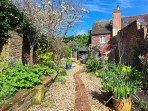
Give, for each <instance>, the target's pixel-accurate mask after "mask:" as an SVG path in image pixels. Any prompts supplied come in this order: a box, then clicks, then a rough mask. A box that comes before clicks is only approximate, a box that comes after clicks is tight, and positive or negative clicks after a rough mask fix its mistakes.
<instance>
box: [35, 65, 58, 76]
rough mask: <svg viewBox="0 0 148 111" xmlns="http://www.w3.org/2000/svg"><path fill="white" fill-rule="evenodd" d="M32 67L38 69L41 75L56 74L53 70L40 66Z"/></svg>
mask: <svg viewBox="0 0 148 111" xmlns="http://www.w3.org/2000/svg"><path fill="white" fill-rule="evenodd" d="M34 67H36V68H38V69H39V70H40V72H42V74H43V75H50V74H54V73H56V72H57V71H56V70H55V69H52V68H49V67H48V66H45V65H42V64H36V65H34Z"/></svg>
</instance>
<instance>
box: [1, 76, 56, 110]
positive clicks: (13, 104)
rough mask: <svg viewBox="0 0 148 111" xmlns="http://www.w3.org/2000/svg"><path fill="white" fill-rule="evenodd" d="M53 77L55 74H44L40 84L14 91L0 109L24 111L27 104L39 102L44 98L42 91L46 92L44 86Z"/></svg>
mask: <svg viewBox="0 0 148 111" xmlns="http://www.w3.org/2000/svg"><path fill="white" fill-rule="evenodd" d="M55 78H56V74H55V75H53V76H46V77H44V78H42V80H43V81H42V85H38V86H35V87H34V88H31V89H28V90H25V91H22V92H18V93H16V94H15V95H14V96H12V97H11V98H10V103H9V104H1V105H0V109H1V111H8V110H12V111H13V110H17V111H26V110H27V109H28V107H29V106H31V105H33V104H39V103H41V101H42V100H43V98H44V93H45V92H46V87H47V86H48V85H50V84H51V83H52V81H53V80H54V79H55Z"/></svg>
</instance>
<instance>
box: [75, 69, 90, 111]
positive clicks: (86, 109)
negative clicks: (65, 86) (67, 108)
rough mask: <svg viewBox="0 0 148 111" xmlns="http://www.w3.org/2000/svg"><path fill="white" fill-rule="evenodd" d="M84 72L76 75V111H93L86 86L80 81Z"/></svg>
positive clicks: (80, 71)
mask: <svg viewBox="0 0 148 111" xmlns="http://www.w3.org/2000/svg"><path fill="white" fill-rule="evenodd" d="M83 71H84V70H83V69H81V70H79V71H78V72H76V73H75V74H74V76H73V77H74V79H75V84H76V88H75V91H76V94H75V106H74V111H91V107H90V105H89V101H88V96H87V92H86V89H85V86H84V83H83V81H82V80H81V79H80V77H79V75H80V74H81V73H82V72H83Z"/></svg>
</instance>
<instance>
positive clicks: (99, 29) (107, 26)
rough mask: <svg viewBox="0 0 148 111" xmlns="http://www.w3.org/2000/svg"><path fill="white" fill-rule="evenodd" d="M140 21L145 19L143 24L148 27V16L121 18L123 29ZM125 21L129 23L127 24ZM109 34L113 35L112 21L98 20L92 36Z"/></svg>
mask: <svg viewBox="0 0 148 111" xmlns="http://www.w3.org/2000/svg"><path fill="white" fill-rule="evenodd" d="M140 19H143V22H141V24H142V25H148V14H143V15H136V16H130V17H123V18H121V25H122V28H124V27H125V26H127V25H129V24H131V23H132V22H134V21H136V20H140ZM124 21H125V22H127V23H126V24H125V23H124ZM107 33H110V34H111V33H112V20H98V21H95V22H94V24H93V28H92V32H91V35H101V34H107Z"/></svg>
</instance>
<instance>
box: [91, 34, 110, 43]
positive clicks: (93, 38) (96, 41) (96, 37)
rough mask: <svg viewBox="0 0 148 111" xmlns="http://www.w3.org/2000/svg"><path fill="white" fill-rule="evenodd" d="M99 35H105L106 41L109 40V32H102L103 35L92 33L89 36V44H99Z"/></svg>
mask: <svg viewBox="0 0 148 111" xmlns="http://www.w3.org/2000/svg"><path fill="white" fill-rule="evenodd" d="M100 36H105V37H106V43H107V42H108V41H109V40H110V38H111V34H104V35H92V36H91V44H93V46H96V45H98V44H100Z"/></svg>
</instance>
